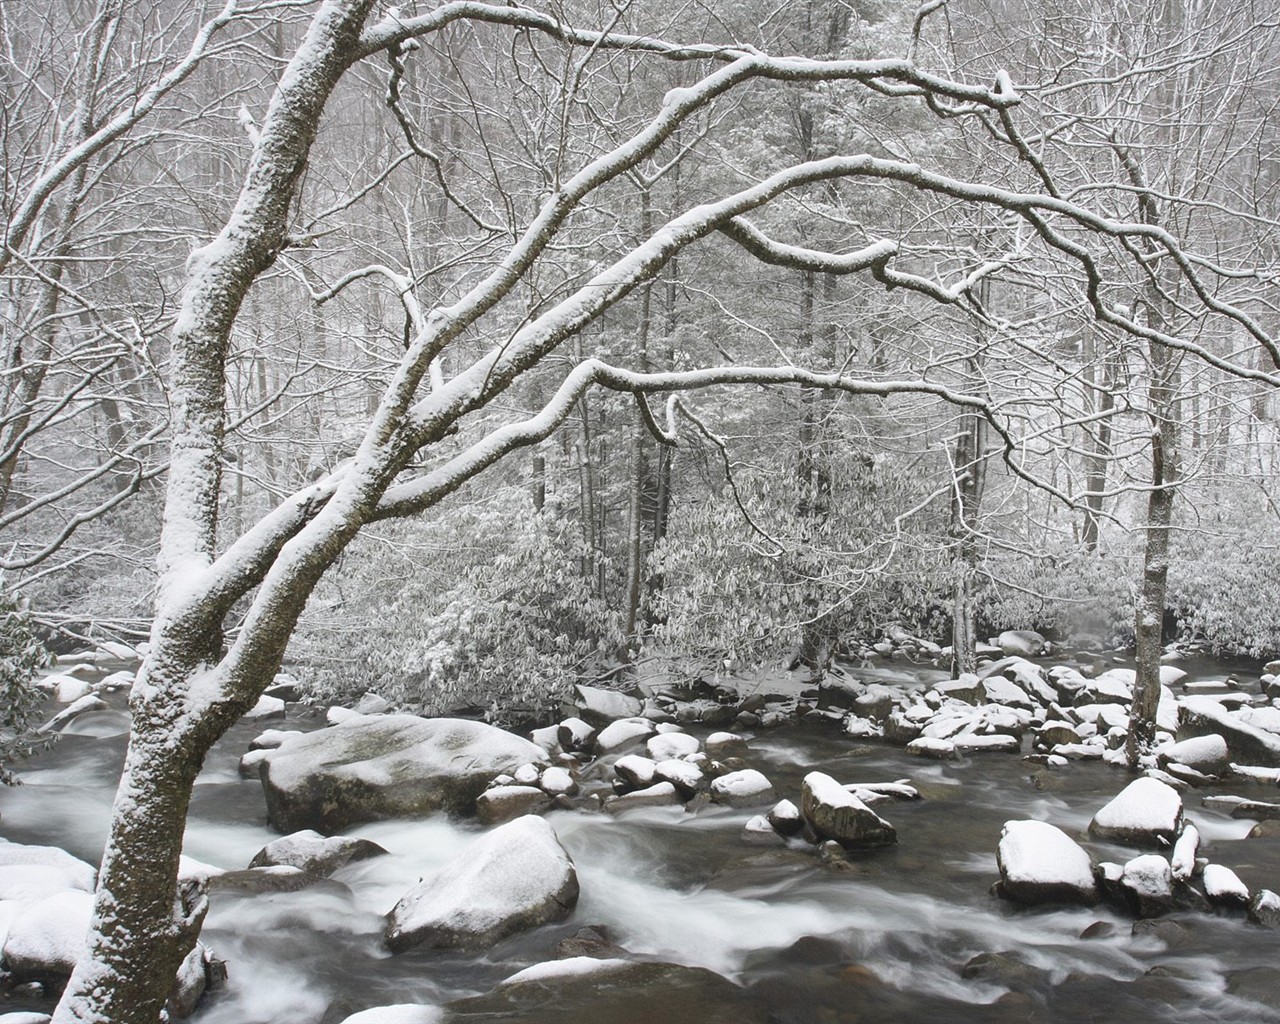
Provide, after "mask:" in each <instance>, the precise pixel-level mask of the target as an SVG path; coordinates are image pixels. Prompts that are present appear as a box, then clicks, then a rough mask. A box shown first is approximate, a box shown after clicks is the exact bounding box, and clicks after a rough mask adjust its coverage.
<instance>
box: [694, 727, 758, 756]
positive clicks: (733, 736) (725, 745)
mask: <svg viewBox="0 0 1280 1024" xmlns="http://www.w3.org/2000/svg"><path fill="white" fill-rule="evenodd" d="M703 746H704V747H705V748H706V751H707V756H708V757H710V758H712V759H713V760H715V761H723V760H724V759H725V758H726V757H744V756H746V754H747V741H746V740H745V739H743V738H742V737H741V736H739V735H738V734H737V733H732V732H713V733H712V734H711V735H710V736H708V737H707V741H706V743H705V744H704V745H703Z"/></svg>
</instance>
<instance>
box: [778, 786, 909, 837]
mask: <svg viewBox="0 0 1280 1024" xmlns="http://www.w3.org/2000/svg"><path fill="white" fill-rule="evenodd" d="M800 812H801V814H803V816H804V820H805V821H806V822H808V824H809V827H810V828H812V829H813V831H814V833H815V834H817V835H818V836H819V837H821V838H823V839H833V840H835V841H836V842H838V843H839V844H840V845H841V846H843V847H845V848H846V849H851V850H859V849H865V848H868V847H875V846H890V845H892V844H894V843H896V842H897V841H898V833H897V830H896V829H894V827H893V826H892V825H891V824H889V822H887V821H885V820H884V819H883V818H881V817H880V816H879V815H878V814H876V813H875V811H873V810H871V808H869V807H868V806H867V805H866V804H864V803H863V802H862V801H861V800H859V799H858V798H857V797H856V796H854V795H853V794H852V793H850V792H849V791H848V790H847V789H845V788H844V787H843V786H842V785H840V783H838V782H836V780H835V779H833V778H832V777H831V776H830V775H826V774H824V773H823V772H810V773H809V774H808V775H806V776H805V777H804V782H803V784H802V786H801V795H800Z"/></svg>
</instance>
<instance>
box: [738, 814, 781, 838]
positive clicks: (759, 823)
mask: <svg viewBox="0 0 1280 1024" xmlns="http://www.w3.org/2000/svg"><path fill="white" fill-rule="evenodd" d="M742 839H743V842H746V843H750V844H751V845H752V846H785V845H786V843H787V841H786V840H785V839H784V838H783V837H782V836H780V835H778V833H777V830H775V829H774V827H773V826H772V825H771V824H770V823H769V819H768V818H766V817H765V816H764V815H763V814H757V815H755V816H754V817H751V818H748V819H747V823H746V824H745V825H743V826H742Z"/></svg>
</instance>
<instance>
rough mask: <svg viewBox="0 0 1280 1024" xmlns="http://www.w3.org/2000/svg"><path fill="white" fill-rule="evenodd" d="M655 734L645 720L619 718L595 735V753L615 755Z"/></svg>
mask: <svg viewBox="0 0 1280 1024" xmlns="http://www.w3.org/2000/svg"><path fill="white" fill-rule="evenodd" d="M655 732H657V729H656V728H655V727H654V724H653V722H651V721H649V719H647V718H620V719H618V720H617V721H616V722H610V723H609V724H608V725H606V726H605V727H604V728H603V729H601V730H600V732H599V733H597V734H596V740H595V751H596V753H597V754H599V755H601V756H603V755H605V754H615V753H617V752H618V751H620V750H626V749H627V748H628V747H633V746H637V745H638V744H640V743H643V742H644V741H645V740H647V739H648V738H649V737H650V736H652V735H653V734H654V733H655Z"/></svg>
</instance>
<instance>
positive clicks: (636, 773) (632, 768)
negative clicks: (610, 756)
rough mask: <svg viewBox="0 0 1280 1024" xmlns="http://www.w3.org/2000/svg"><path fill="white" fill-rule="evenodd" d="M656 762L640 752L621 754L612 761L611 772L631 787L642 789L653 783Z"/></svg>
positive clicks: (656, 768) (656, 767) (656, 766)
mask: <svg viewBox="0 0 1280 1024" xmlns="http://www.w3.org/2000/svg"><path fill="white" fill-rule="evenodd" d="M657 770H658V762H656V761H655V760H654V759H653V758H651V757H644V756H643V755H641V754H623V755H622V757H620V758H618V760H616V761H615V762H614V763H613V774H614V775H616V776H617V777H618V778H619V779H620V780H621V781H622V783H623V784H624V785H626V786H628V787H630V788H631V789H644V788H645V787H646V786H652V785H653V783H654V773H655V772H656V771H657Z"/></svg>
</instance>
